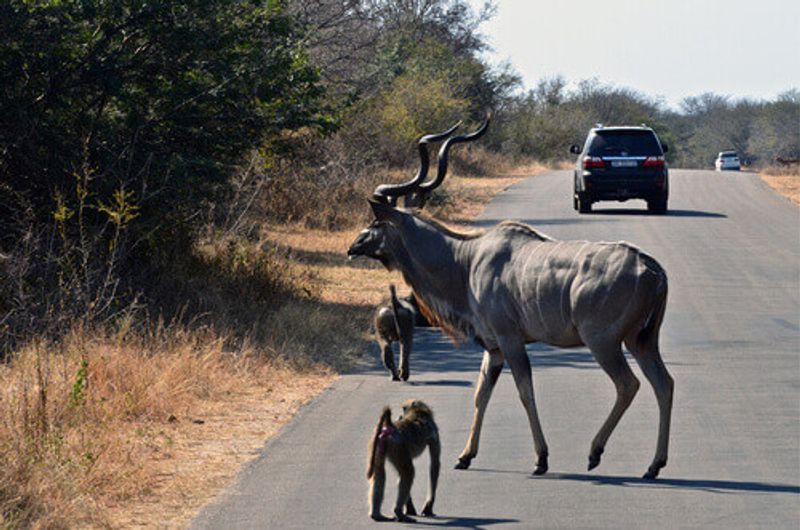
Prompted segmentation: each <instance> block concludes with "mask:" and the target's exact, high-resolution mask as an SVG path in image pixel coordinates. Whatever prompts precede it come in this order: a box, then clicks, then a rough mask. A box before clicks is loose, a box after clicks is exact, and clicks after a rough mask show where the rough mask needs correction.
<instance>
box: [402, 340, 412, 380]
mask: <svg viewBox="0 0 800 530" xmlns="http://www.w3.org/2000/svg"><path fill="white" fill-rule="evenodd" d="M412 344H413V340H412V339H411V337H406V338H403V339H402V340H401V341H400V379H402V380H403V381H408V376H409V373H410V371H409V366H408V365H409V358H410V357H411V346H412Z"/></svg>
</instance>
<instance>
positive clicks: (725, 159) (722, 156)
mask: <svg viewBox="0 0 800 530" xmlns="http://www.w3.org/2000/svg"><path fill="white" fill-rule="evenodd" d="M714 167H715V168H717V171H724V170H726V169H734V170H737V171H738V170H740V169H741V168H742V164H741V162H740V161H739V154H738V153H737V152H736V151H720V152H719V154H718V155H717V159H716V160H714Z"/></svg>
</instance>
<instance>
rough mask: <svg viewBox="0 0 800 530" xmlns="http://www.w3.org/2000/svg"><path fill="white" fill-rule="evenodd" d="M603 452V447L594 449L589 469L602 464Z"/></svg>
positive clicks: (590, 456)
mask: <svg viewBox="0 0 800 530" xmlns="http://www.w3.org/2000/svg"><path fill="white" fill-rule="evenodd" d="M602 454H603V450H602V449H595V450H594V451H592V454H590V455H589V468H588V471H591V470H593V469H594V468H596V467H597V466H599V465H600V456H601V455H602Z"/></svg>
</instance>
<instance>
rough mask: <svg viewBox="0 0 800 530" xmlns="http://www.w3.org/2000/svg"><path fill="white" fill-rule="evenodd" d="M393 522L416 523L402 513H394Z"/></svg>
mask: <svg viewBox="0 0 800 530" xmlns="http://www.w3.org/2000/svg"><path fill="white" fill-rule="evenodd" d="M394 515H395V520H396V521H399V522H401V523H416V522H417V520H416V519H414V518H413V517H409V516H408V515H406V514H404V513H403V512H400V513H397V512H395V514H394Z"/></svg>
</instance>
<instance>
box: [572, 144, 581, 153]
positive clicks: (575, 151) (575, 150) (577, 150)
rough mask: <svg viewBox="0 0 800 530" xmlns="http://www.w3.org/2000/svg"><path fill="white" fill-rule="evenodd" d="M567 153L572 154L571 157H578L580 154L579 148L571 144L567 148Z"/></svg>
mask: <svg viewBox="0 0 800 530" xmlns="http://www.w3.org/2000/svg"><path fill="white" fill-rule="evenodd" d="M569 152H570V153H572V154H573V155H579V154H581V148H580V147H578V146H577V145H575V144H572V145H571V146H569Z"/></svg>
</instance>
